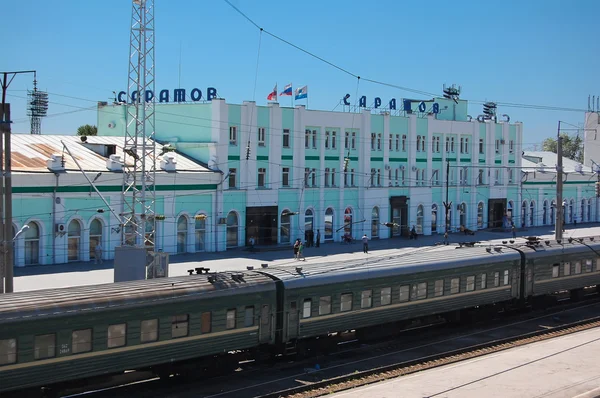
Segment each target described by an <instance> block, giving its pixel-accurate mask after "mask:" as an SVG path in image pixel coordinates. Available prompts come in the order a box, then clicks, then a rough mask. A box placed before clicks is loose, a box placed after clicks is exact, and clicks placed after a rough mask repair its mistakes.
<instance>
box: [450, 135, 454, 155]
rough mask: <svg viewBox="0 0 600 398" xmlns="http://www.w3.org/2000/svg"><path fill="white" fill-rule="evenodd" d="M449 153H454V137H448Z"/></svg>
mask: <svg viewBox="0 0 600 398" xmlns="http://www.w3.org/2000/svg"><path fill="white" fill-rule="evenodd" d="M450 152H454V137H450Z"/></svg>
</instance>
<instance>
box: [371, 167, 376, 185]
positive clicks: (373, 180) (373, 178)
mask: <svg viewBox="0 0 600 398" xmlns="http://www.w3.org/2000/svg"><path fill="white" fill-rule="evenodd" d="M375 173H376V171H375V169H371V184H370V185H371V186H372V187H373V186H375Z"/></svg>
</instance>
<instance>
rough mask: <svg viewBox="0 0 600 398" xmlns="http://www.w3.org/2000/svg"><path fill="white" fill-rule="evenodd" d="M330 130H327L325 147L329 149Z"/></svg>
mask: <svg viewBox="0 0 600 398" xmlns="http://www.w3.org/2000/svg"><path fill="white" fill-rule="evenodd" d="M329 134H330V133H329V131H325V149H329Z"/></svg>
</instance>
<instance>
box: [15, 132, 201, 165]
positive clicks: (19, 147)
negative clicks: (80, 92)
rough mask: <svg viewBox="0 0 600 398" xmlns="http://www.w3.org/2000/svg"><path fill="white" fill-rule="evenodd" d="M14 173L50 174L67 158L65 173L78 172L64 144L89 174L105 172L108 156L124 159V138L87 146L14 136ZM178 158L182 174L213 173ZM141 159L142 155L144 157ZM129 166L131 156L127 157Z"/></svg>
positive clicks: (73, 140)
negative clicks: (54, 160)
mask: <svg viewBox="0 0 600 398" xmlns="http://www.w3.org/2000/svg"><path fill="white" fill-rule="evenodd" d="M11 137H12V140H11V141H12V145H11V154H12V170H13V171H14V172H19V171H48V172H49V169H48V167H47V165H46V161H47V160H48V159H49V158H50V157H51V156H52V155H53V154H58V155H64V160H65V169H66V170H67V171H75V170H76V171H77V172H79V168H78V167H77V165H76V164H75V162H74V161H73V159H72V158H71V156H69V154H68V152H67V151H66V150H63V144H62V142H61V141H63V142H64V143H65V145H66V146H67V147H68V148H69V150H70V151H71V153H72V154H73V156H74V157H75V158H76V159H77V161H78V162H79V164H80V166H81V167H82V168H83V169H84V170H85V171H105V170H107V167H106V160H107V159H108V156H109V155H104V154H106V153H109V152H111V151H113V152H114V153H115V154H116V155H119V156H121V161H123V159H124V154H123V144H124V138H123V137H101V136H93V137H87V140H86V142H82V141H81V138H80V137H78V136H72V135H31V134H12V136H11ZM162 147H163V145H161V144H159V143H158V142H157V143H156V153H157V154H159V153H160V152H161V149H162ZM175 153H176V154H177V170H178V171H194V172H212V170H210V169H208V168H207V167H206V166H205V165H203V164H202V163H200V162H197V161H194V160H192V159H190V158H188V157H186V156H184V155H182V154H181V153H178V152H175ZM140 155H141V153H140ZM127 159H128V163H129V160H130V159H131V156H128V157H127ZM161 159H162V157H161V156H157V157H156V171H157V172H160V171H161V169H160V161H161Z"/></svg>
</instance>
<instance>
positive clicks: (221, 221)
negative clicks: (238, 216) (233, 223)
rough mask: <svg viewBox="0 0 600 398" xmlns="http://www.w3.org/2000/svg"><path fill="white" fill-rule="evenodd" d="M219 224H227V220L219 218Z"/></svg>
mask: <svg viewBox="0 0 600 398" xmlns="http://www.w3.org/2000/svg"><path fill="white" fill-rule="evenodd" d="M219 224H227V218H225V217H221V218H219Z"/></svg>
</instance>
